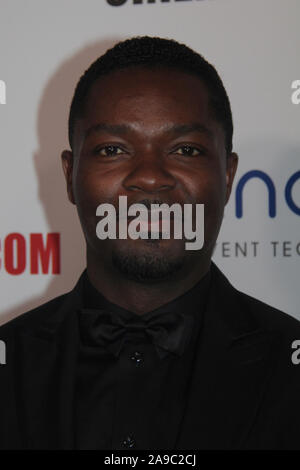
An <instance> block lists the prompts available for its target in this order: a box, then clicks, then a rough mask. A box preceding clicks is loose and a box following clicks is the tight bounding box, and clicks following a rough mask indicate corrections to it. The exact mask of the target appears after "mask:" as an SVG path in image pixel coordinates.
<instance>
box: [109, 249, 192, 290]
mask: <svg viewBox="0 0 300 470" xmlns="http://www.w3.org/2000/svg"><path fill="white" fill-rule="evenodd" d="M148 243H149V244H151V245H152V248H153V249H152V250H150V252H147V251H144V252H143V253H137V252H128V251H127V252H123V251H120V250H116V249H115V250H113V251H112V263H113V265H114V267H115V268H116V269H117V270H118V271H119V272H120V273H121V274H122V275H123V276H125V277H126V278H127V279H131V280H134V281H136V282H140V283H147V282H148V283H149V282H155V281H163V280H167V279H170V278H172V276H174V275H175V274H176V273H177V271H179V270H180V269H181V268H182V266H183V264H184V254H182V255H178V254H177V256H175V257H173V258H172V257H170V256H167V255H166V254H163V253H162V252H161V251H160V250H159V246H158V245H159V244H157V241H156V240H148ZM155 245H157V250H156V251H155Z"/></svg>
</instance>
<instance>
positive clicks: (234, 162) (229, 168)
mask: <svg viewBox="0 0 300 470" xmlns="http://www.w3.org/2000/svg"><path fill="white" fill-rule="evenodd" d="M238 161H239V157H238V155H237V154H236V153H234V152H232V153H230V154H229V155H228V156H227V159H226V200H225V205H226V204H227V202H228V200H229V197H230V194H231V189H232V183H233V180H234V176H235V173H236V169H237V166H238Z"/></svg>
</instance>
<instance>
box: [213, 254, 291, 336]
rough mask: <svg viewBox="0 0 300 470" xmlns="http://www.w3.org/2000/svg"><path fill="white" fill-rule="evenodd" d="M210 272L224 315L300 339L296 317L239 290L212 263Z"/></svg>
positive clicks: (258, 327) (236, 320) (242, 322)
mask: <svg viewBox="0 0 300 470" xmlns="http://www.w3.org/2000/svg"><path fill="white" fill-rule="evenodd" d="M212 272H213V278H214V281H215V289H216V293H217V295H218V298H219V303H220V305H223V306H224V310H225V315H226V316H228V317H232V318H235V322H237V323H239V322H240V323H241V324H243V325H245V324H249V325H252V326H255V328H257V329H262V330H267V331H278V332H280V333H281V334H284V333H286V334H288V336H295V337H297V336H298V338H299V339H300V321H299V320H298V319H297V318H295V317H293V316H292V315H290V314H288V313H285V312H283V311H281V310H279V309H277V308H275V307H272V306H271V305H269V304H267V303H265V302H262V301H261V300H258V299H256V298H254V297H252V296H250V295H248V294H247V293H245V292H241V291H239V290H238V289H236V288H235V287H234V286H233V285H232V284H231V283H230V281H229V280H228V279H227V277H226V276H225V274H223V273H222V271H221V270H220V269H219V268H218V267H217V266H216V265H215V264H214V263H212ZM299 315H300V312H299Z"/></svg>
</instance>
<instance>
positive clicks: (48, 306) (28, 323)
mask: <svg viewBox="0 0 300 470" xmlns="http://www.w3.org/2000/svg"><path fill="white" fill-rule="evenodd" d="M83 274H84V273H82V275H81V276H80V278H79V280H78V282H77V283H76V285H75V287H74V288H73V289H72V290H71V291H69V292H66V293H65V294H62V295H59V296H57V297H55V298H53V299H51V300H49V301H48V302H45V303H44V304H42V305H39V306H38V307H36V308H34V309H32V310H29V311H27V312H24V313H22V314H21V315H19V316H17V317H16V318H13V319H12V320H10V321H8V322H7V323H4V324H3V325H1V326H0V337H2V336H5V335H6V334H9V333H10V332H12V331H14V330H15V329H19V328H22V329H23V328H26V329H29V330H30V329H35V328H36V327H39V326H42V325H45V324H54V323H59V322H61V321H62V320H63V319H64V317H65V316H66V315H67V314H68V312H69V311H70V310H72V309H74V307H76V306H77V305H79V303H80V300H81V299H80V297H81V286H82V279H83Z"/></svg>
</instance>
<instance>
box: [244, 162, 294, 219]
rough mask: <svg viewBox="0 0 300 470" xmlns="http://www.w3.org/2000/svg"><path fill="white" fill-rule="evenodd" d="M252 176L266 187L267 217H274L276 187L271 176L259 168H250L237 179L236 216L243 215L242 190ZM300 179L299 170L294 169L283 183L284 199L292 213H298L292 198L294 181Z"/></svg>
mask: <svg viewBox="0 0 300 470" xmlns="http://www.w3.org/2000/svg"><path fill="white" fill-rule="evenodd" d="M253 178H258V179H260V180H262V181H263V182H264V183H265V185H266V188H267V192H266V195H267V198H268V202H269V217H272V218H273V217H276V188H275V184H274V182H273V180H272V178H271V177H270V176H269V175H268V174H267V173H265V172H264V171H260V170H251V171H248V172H247V173H245V174H244V175H243V176H242V177H241V179H240V180H239V182H238V184H237V187H236V192H235V208H236V217H237V218H238V219H240V218H241V217H243V192H244V188H245V185H246V183H248V181H250V180H251V179H253ZM298 180H300V171H296V172H295V173H293V174H292V175H291V176H290V178H289V179H288V181H287V183H286V185H285V190H284V196H285V201H286V203H287V206H288V207H289V209H290V210H291V211H292V212H294V214H297V215H300V206H298V205H297V204H296V202H295V201H294V199H293V194H292V191H293V188H294V186H295V183H296V181H298Z"/></svg>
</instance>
